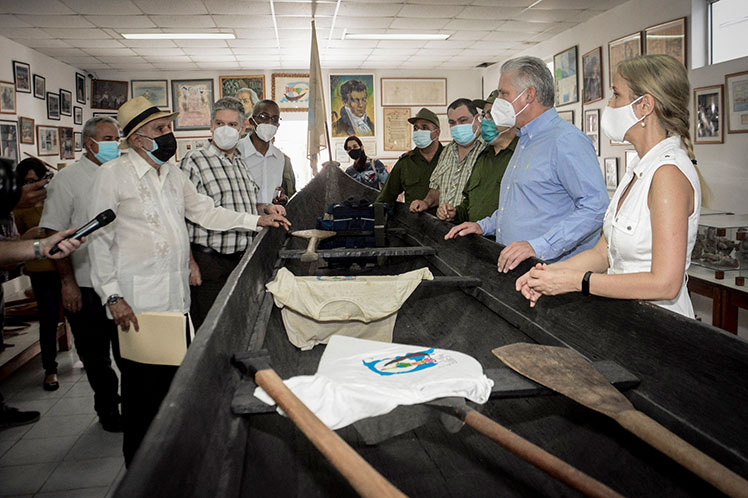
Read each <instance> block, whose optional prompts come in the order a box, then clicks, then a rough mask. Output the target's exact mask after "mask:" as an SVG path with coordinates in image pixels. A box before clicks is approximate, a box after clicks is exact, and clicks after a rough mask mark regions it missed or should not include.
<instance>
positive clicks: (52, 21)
mask: <svg viewBox="0 0 748 498" xmlns="http://www.w3.org/2000/svg"><path fill="white" fill-rule="evenodd" d="M18 17H19V18H20V19H21V20H22V21H24V22H26V23H29V24H31V25H33V26H36V27H38V28H92V27H94V25H93V24H91V23H90V22H88V21H87V20H86V19H85V18H84V17H83V16H39V15H35V16H18Z"/></svg>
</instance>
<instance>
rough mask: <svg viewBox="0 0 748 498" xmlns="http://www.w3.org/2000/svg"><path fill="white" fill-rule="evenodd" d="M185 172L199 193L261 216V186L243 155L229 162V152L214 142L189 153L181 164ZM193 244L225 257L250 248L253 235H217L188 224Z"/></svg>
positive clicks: (240, 210) (222, 203)
mask: <svg viewBox="0 0 748 498" xmlns="http://www.w3.org/2000/svg"><path fill="white" fill-rule="evenodd" d="M179 167H180V168H181V169H182V171H184V172H185V173H186V174H187V176H188V177H189V179H190V180H191V181H192V183H194V184H195V188H196V189H197V191H198V193H200V194H205V195H207V196H209V197H211V198H212V199H213V202H214V203H215V205H216V206H220V207H223V208H226V209H231V210H232V211H237V212H240V213H250V214H257V192H258V191H259V187H258V186H257V183H256V182H255V181H254V179H253V178H252V176H251V175H250V174H249V170H248V169H247V167H246V165H245V164H244V162H243V161H242V158H241V155H240V154H239V153H238V152H236V151H235V152H234V159H233V160H231V159H229V156H228V155H226V153H225V152H223V151H222V150H219V149H218V148H217V147H216V146H215V145H213V144H212V143H211V144H210V145H209V146H207V147H202V148H200V149H196V150H192V151H190V152H188V153H187V154H186V155H185V156H184V158H183V159H182V160H181V161H180V163H179ZM187 230H188V233H189V235H190V242H192V243H193V244H199V245H201V246H205V247H210V248H211V249H213V250H215V251H218V252H220V253H222V254H234V253H236V252H241V251H244V250H246V249H247V247H249V245H250V244H251V243H252V234H251V233H250V232H239V231H233V230H232V231H227V232H217V231H215V230H206V229H205V228H203V227H201V226H199V225H196V224H194V223H192V222H191V221H189V220H188V221H187Z"/></svg>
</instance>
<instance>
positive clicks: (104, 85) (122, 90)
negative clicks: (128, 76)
mask: <svg viewBox="0 0 748 498" xmlns="http://www.w3.org/2000/svg"><path fill="white" fill-rule="evenodd" d="M128 86H130V85H129V83H128V82H127V81H113V80H92V81H91V108H92V109H114V110H117V109H119V107H120V106H121V105H122V104H124V103H125V102H126V101H127V87H128Z"/></svg>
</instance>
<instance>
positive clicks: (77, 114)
mask: <svg viewBox="0 0 748 498" xmlns="http://www.w3.org/2000/svg"><path fill="white" fill-rule="evenodd" d="M73 124H77V125H80V124H83V108H82V107H78V106H75V107H73Z"/></svg>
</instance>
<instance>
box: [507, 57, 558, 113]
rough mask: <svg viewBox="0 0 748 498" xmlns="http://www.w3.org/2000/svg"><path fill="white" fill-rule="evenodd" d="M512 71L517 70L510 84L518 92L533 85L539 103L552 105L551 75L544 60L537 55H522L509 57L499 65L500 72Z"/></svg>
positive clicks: (545, 105)
mask: <svg viewBox="0 0 748 498" xmlns="http://www.w3.org/2000/svg"><path fill="white" fill-rule="evenodd" d="M512 71H516V72H517V75H516V76H515V77H514V79H513V80H512V85H513V86H514V88H515V89H516V90H517V92H518V93H521V92H523V91H524V90H526V89H528V88H529V87H531V86H534V87H535V90H536V91H537V93H538V102H539V103H540V105H542V106H544V107H553V103H554V101H555V90H554V88H553V75H552V74H551V71H550V69H548V66H546V65H545V62H543V61H542V60H541V59H538V58H537V57H530V56H522V57H517V58H515V59H509V60H508V61H506V62H505V63H504V64H502V65H501V74H506V73H511V72H512Z"/></svg>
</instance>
